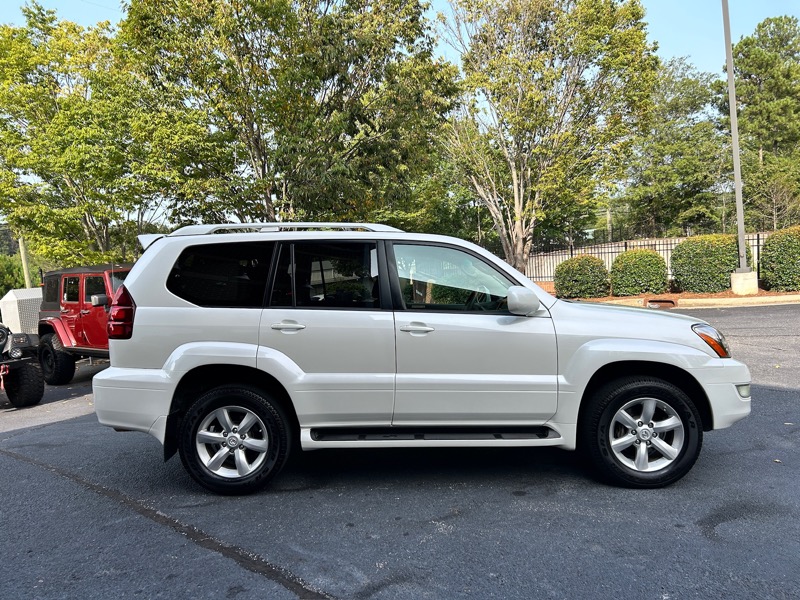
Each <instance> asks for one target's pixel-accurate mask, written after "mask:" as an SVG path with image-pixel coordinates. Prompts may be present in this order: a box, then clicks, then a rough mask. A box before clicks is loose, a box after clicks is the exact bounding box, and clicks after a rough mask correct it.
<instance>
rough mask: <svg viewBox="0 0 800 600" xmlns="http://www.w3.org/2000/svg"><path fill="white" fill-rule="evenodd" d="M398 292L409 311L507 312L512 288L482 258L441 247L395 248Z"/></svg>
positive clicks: (504, 277)
mask: <svg viewBox="0 0 800 600" xmlns="http://www.w3.org/2000/svg"><path fill="white" fill-rule="evenodd" d="M394 258H395V264H396V266H397V275H398V278H399V284H400V292H401V294H402V297H403V303H404V305H405V308H406V309H408V310H441V311H457V312H464V311H466V312H486V311H490V312H497V311H502V312H505V311H506V297H507V295H508V288H509V286H512V285H515V284H514V282H513V281H511V280H510V279H509V278H507V277H506V276H505V275H503V274H502V273H500V272H499V271H497V270H495V269H494V268H493V267H492V266H490V265H489V264H488V263H486V262H484V261H483V260H482V259H481V258H479V257H477V256H474V255H472V254H469V253H467V252H464V251H462V250H457V249H454V248H446V247H443V246H423V245H411V244H395V245H394Z"/></svg>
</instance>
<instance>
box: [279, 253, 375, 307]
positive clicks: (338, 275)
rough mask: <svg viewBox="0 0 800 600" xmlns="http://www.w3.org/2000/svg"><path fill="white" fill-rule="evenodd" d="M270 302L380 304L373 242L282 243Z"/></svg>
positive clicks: (293, 303)
mask: <svg viewBox="0 0 800 600" xmlns="http://www.w3.org/2000/svg"><path fill="white" fill-rule="evenodd" d="M270 306H274V307H280V306H284V307H291V306H294V307H297V308H354V309H358V308H380V279H379V277H378V250H377V246H376V244H375V243H374V242H367V243H365V242H334V243H329V242H307V243H295V244H293V245H291V246H289V245H286V246H283V248H282V250H281V256H280V260H279V261H278V266H277V269H276V272H275V283H274V285H273V291H272V301H271V303H270Z"/></svg>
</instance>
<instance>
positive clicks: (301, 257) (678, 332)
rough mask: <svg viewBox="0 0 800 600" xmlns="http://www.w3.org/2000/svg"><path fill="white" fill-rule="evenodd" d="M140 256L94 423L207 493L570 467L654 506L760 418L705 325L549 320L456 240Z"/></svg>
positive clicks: (191, 249)
mask: <svg viewBox="0 0 800 600" xmlns="http://www.w3.org/2000/svg"><path fill="white" fill-rule="evenodd" d="M216 234H222V235H216ZM142 243H143V245H144V246H145V247H146V248H147V249H146V251H145V253H144V254H143V256H142V257H141V258H140V259H139V261H138V262H137V263H136V264H135V265H134V267H133V269H132V270H131V272H130V274H129V275H128V277H127V279H126V280H125V284H124V285H123V286H122V287H120V288H119V290H118V291H117V293H116V295H115V297H114V300H113V305H112V307H111V313H110V319H109V324H108V333H109V338H110V351H111V367H110V368H109V369H107V370H105V371H103V372H101V373H100V374H98V375H97V376H95V378H94V399H95V410H96V412H97V417H98V419H99V421H100V423H102V424H104V425H109V426H111V427H114V428H115V429H122V430H135V431H143V432H147V433H149V434H151V435H153V436H155V437H156V438H157V439H158V440H159V441H160V442H161V443H162V444H163V445H164V455H165V458H169V457H170V456H172V455H173V454H174V453H175V451H176V450H177V451H179V452H180V455H181V459H182V461H183V464H184V466H185V468H186V469H187V471H188V472H189V474H190V475H191V476H192V477H193V478H194V479H195V480H196V481H197V482H198V483H200V484H201V485H202V486H205V487H206V488H208V489H210V490H212V491H215V492H219V493H225V494H233V493H247V492H252V491H254V490H257V489H259V488H261V487H263V486H264V485H265V484H266V483H267V482H269V481H270V480H271V479H272V477H273V476H274V475H276V474H277V473H278V472H279V471H280V469H281V467H283V465H284V464H285V463H286V460H287V458H288V456H289V453H290V450H292V449H294V448H295V447H296V446H297V443H298V442H299V445H300V447H301V448H302V449H303V450H314V449H317V448H387V447H420V446H433V447H441V446H462V447H463V446H487V447H488V446H493V447H497V446H506V447H507V446H556V447H560V448H565V449H570V450H571V449H575V448H576V447H579V448H582V449H584V450H586V452H587V455H588V456H589V458H590V460H591V462H592V463H593V465H594V466H595V468H596V471H597V473H598V474H599V475H601V476H602V477H603V478H605V479H607V480H610V481H612V482H615V483H618V484H622V485H625V486H631V487H643V488H647V487H660V486H664V485H667V484H670V483H672V482H674V481H676V480H678V479H679V478H681V477H682V476H683V475H685V474H686V473H687V472H688V471H689V470H690V469H691V467H692V465H693V464H694V462H695V460H696V459H697V456H698V454H699V452H700V447H701V445H702V438H703V432H704V431H708V430H711V429H722V428H725V427H728V426H730V425H732V424H733V423H735V422H736V421H738V420H740V419H742V418H744V417H745V416H747V415H748V414H749V413H750V373H749V371H748V369H747V367H746V366H745V365H743V364H741V363H739V362H737V361H735V360H734V359H732V358H730V354H729V351H728V347H727V345H726V343H725V340H724V338H723V337H722V335H721V334H720V333H719V332H717V331H716V330H715V329H714V328H713V327H711V326H710V325H708V324H707V323H704V322H702V321H700V320H698V319H694V318H692V317H687V316H682V315H676V314H669V313H665V312H660V311H650V310H647V309H636V308H622V307H616V306H610V305H600V304H583V303H576V302H565V301H562V300H557V299H556V298H554V297H553V296H550V295H549V294H547V293H545V292H544V291H542V290H541V289H540V288H539V287H538V286H536V285H535V284H534V283H532V282H531V281H530V280H528V279H527V278H526V277H525V276H524V275H522V274H521V273H519V272H518V271H516V270H515V269H513V268H511V267H510V266H509V265H508V264H506V263H505V262H503V261H502V260H500V259H498V258H497V257H495V256H494V255H492V254H490V253H489V252H487V251H486V250H483V249H482V248H480V247H478V246H475V245H473V244H470V243H468V242H465V241H462V240H458V239H454V238H450V237H444V236H437V235H422V234H415V233H404V232H402V231H398V230H396V229H393V228H391V227H387V226H383V225H370V224H352V223H342V224H333V223H289V224H274V223H272V224H237V225H199V226H191V227H184V228H182V229H179V230H177V231H175V232H174V233H172V234H170V235H166V236H158V235H152V236H142Z"/></svg>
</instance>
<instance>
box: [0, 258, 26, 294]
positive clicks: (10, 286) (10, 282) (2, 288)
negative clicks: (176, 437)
mask: <svg viewBox="0 0 800 600" xmlns="http://www.w3.org/2000/svg"><path fill="white" fill-rule="evenodd" d="M24 287H25V276H24V275H23V273H22V259H21V258H20V257H19V256H17V255H8V254H0V298H2V297H3V296H5V295H6V294H7V293H8V291H9V290H15V289H19V288H24Z"/></svg>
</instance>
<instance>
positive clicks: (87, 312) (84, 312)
mask: <svg viewBox="0 0 800 600" xmlns="http://www.w3.org/2000/svg"><path fill="white" fill-rule="evenodd" d="M90 312H91V311H88V310H85V309H84V310H82V311H81V314H82V315H88V314H89V313H90Z"/></svg>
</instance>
